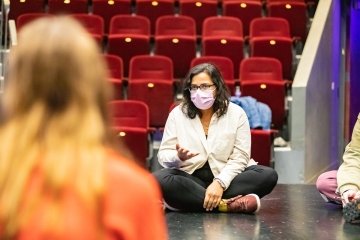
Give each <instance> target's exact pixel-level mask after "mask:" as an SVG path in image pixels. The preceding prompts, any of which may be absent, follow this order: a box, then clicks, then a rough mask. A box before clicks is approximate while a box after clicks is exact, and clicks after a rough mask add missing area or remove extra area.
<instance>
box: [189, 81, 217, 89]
mask: <svg viewBox="0 0 360 240" xmlns="http://www.w3.org/2000/svg"><path fill="white" fill-rule="evenodd" d="M212 86H215V84H206V83H203V84H200V85H199V86H198V85H191V86H190V87H189V90H190V91H196V90H198V89H200V90H202V91H206V90H209V89H210V88H211V87H212Z"/></svg>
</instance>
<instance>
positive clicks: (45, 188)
mask: <svg viewBox="0 0 360 240" xmlns="http://www.w3.org/2000/svg"><path fill="white" fill-rule="evenodd" d="M6 80H7V82H6V83H7V84H6V89H5V91H4V96H3V100H4V102H3V107H4V109H2V110H3V111H2V113H3V114H4V115H3V116H2V122H1V125H0V163H1V164H0V238H1V239H66V240H71V239H89V240H92V239H105V240H106V239H123V240H124V239H128V240H130V239H131V240H137V239H138V240H154V239H156V240H157V239H163V240H165V239H168V238H167V228H166V223H165V218H164V213H163V209H162V208H161V204H159V202H160V201H161V199H162V198H161V192H160V188H159V187H158V184H157V182H156V180H155V178H154V177H153V176H152V175H151V174H150V173H148V172H146V171H145V170H143V169H141V168H140V167H138V166H137V165H136V164H135V163H134V162H133V161H131V160H129V159H126V158H125V157H124V156H123V155H122V154H121V155H120V154H119V153H117V152H115V151H114V150H112V148H113V137H112V134H111V131H110V129H109V126H110V122H109V114H108V110H107V106H108V101H109V99H111V97H110V94H111V91H110V86H109V84H108V82H107V73H106V68H105V63H104V60H103V57H102V55H101V53H100V50H99V49H98V45H97V43H96V42H95V41H94V40H93V38H92V37H91V36H90V35H89V34H88V33H87V31H86V30H85V29H84V28H83V27H82V26H81V25H80V23H77V22H76V21H75V20H73V19H71V18H68V17H50V18H44V19H39V20H35V21H34V22H31V23H29V24H28V25H26V26H24V27H23V28H22V29H21V31H20V35H19V41H18V45H17V46H16V47H15V48H13V49H11V52H10V57H9V72H8V78H7V79H6Z"/></svg>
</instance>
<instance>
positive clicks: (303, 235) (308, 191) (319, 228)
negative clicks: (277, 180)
mask: <svg viewBox="0 0 360 240" xmlns="http://www.w3.org/2000/svg"><path fill="white" fill-rule="evenodd" d="M261 204H262V206H261V210H260V211H259V212H258V213H257V214H256V215H246V214H229V213H180V212H168V213H166V219H167V223H168V228H169V239H170V240H177V239H184V240H193V239H194V240H195V239H197V240H200V239H206V240H232V239H236V240H239V239H271V240H273V239H306V240H310V239H326V240H328V239H360V224H349V223H345V222H344V220H343V218H342V210H341V208H340V207H339V206H335V205H333V204H328V203H325V202H324V201H323V199H322V198H321V197H320V195H319V194H318V192H317V191H316V188H315V186H314V185H278V186H276V187H275V189H274V191H273V192H272V193H271V194H270V195H268V196H266V197H264V198H263V199H262V200H261Z"/></svg>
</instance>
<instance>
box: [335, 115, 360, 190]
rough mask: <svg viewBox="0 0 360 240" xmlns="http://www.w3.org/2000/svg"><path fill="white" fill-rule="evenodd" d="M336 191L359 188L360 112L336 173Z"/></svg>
mask: <svg viewBox="0 0 360 240" xmlns="http://www.w3.org/2000/svg"><path fill="white" fill-rule="evenodd" d="M337 183H338V192H340V193H341V194H342V193H343V192H344V191H346V190H349V189H354V190H360V114H359V116H358V119H357V122H356V124H355V127H354V129H353V133H352V137H351V141H350V143H349V144H348V145H347V146H346V149H345V152H344V155H343V163H342V164H341V166H340V168H339V171H338V173H337Z"/></svg>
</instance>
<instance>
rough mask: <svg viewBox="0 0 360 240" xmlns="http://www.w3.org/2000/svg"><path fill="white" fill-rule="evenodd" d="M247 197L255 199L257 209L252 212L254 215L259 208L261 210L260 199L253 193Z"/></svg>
mask: <svg viewBox="0 0 360 240" xmlns="http://www.w3.org/2000/svg"><path fill="white" fill-rule="evenodd" d="M248 195H251V196H254V197H255V198H256V203H257V208H256V210H255V211H254V213H257V212H258V211H259V210H260V208H261V204H260V198H259V196H258V195H256V194H254V193H250V194H248Z"/></svg>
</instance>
